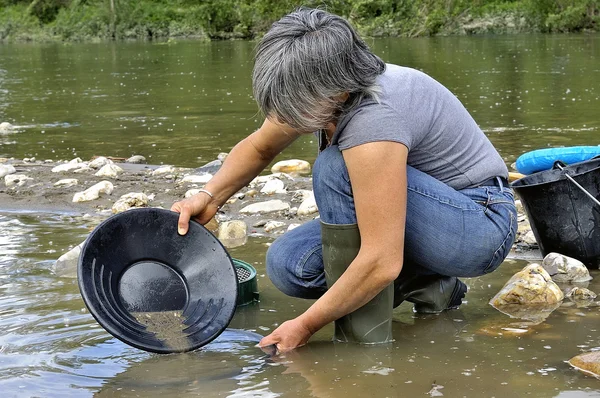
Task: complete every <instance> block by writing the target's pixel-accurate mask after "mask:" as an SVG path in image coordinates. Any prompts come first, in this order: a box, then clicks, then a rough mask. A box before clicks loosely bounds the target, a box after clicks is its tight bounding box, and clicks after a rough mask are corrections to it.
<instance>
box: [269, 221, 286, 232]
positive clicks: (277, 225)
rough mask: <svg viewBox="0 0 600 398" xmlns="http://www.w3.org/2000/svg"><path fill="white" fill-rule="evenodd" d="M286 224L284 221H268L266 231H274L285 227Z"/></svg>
mask: <svg viewBox="0 0 600 398" xmlns="http://www.w3.org/2000/svg"><path fill="white" fill-rule="evenodd" d="M284 225H285V223H284V222H282V221H269V222H268V223H266V224H265V232H267V233H269V232H273V231H275V230H276V229H279V228H281V227H283V226H284Z"/></svg>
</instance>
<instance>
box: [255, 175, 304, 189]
mask: <svg viewBox="0 0 600 398" xmlns="http://www.w3.org/2000/svg"><path fill="white" fill-rule="evenodd" d="M275 178H277V179H280V180H283V179H286V180H290V181H294V178H293V177H292V176H290V175H289V174H285V173H275V174H269V175H266V176H259V177H256V178H255V179H253V180H252V181H250V184H248V185H249V186H250V188H256V187H257V186H258V185H262V184H266V183H267V182H268V181H271V180H273V179H275Z"/></svg>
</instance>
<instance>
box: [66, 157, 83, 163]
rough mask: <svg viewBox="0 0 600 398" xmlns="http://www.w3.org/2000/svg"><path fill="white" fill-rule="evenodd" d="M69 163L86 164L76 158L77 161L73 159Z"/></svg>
mask: <svg viewBox="0 0 600 398" xmlns="http://www.w3.org/2000/svg"><path fill="white" fill-rule="evenodd" d="M69 163H72V164H75V163H84V162H83V160H81V158H75V159H71V160H70V161H69Z"/></svg>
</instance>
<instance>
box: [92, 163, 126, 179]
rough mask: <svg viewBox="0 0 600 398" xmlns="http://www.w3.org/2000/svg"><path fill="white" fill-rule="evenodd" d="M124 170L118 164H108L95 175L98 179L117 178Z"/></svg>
mask: <svg viewBox="0 0 600 398" xmlns="http://www.w3.org/2000/svg"><path fill="white" fill-rule="evenodd" d="M122 172H123V169H122V168H120V167H119V166H117V165H116V164H106V165H104V166H102V168H101V169H100V170H98V172H97V173H96V174H95V176H96V177H107V178H116V177H117V176H118V175H119V174H121V173H122Z"/></svg>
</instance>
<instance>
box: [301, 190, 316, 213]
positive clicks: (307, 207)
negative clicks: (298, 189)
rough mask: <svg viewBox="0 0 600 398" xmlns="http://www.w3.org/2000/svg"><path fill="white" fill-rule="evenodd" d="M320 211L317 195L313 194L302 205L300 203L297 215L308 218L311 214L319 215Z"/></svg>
mask: <svg viewBox="0 0 600 398" xmlns="http://www.w3.org/2000/svg"><path fill="white" fill-rule="evenodd" d="M318 211H319V209H318V208H317V202H316V201H315V195H314V194H312V192H311V195H310V196H309V197H308V198H306V199H305V200H304V201H303V202H302V203H300V206H299V207H298V212H297V214H298V215H299V216H307V215H309V214H314V213H317V212H318Z"/></svg>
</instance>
